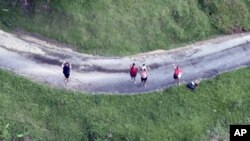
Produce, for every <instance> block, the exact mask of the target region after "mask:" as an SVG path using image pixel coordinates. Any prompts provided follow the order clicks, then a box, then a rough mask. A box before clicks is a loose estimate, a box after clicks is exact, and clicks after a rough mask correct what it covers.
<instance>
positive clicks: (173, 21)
mask: <svg viewBox="0 0 250 141" xmlns="http://www.w3.org/2000/svg"><path fill="white" fill-rule="evenodd" d="M11 1H12V2H13V0H6V1H1V2H0V5H1V6H0V11H1V12H0V16H1V19H0V23H1V24H0V25H2V26H0V27H6V26H7V27H9V28H12V27H17V28H21V29H24V30H26V31H29V32H33V33H37V34H41V35H42V36H46V37H48V38H52V39H55V40H59V41H63V42H66V43H69V44H72V45H74V46H75V47H76V49H77V50H78V51H81V52H84V53H91V54H93V53H97V54H101V55H112V56H113V55H129V54H135V53H139V52H141V51H150V50H155V49H170V48H174V47H177V46H178V45H180V44H182V43H188V42H192V41H195V40H201V39H204V38H207V37H210V36H212V35H217V34H224V33H233V32H235V31H234V30H237V29H238V30H240V31H242V30H243V31H247V30H249V29H250V24H249V22H248V21H249V20H250V14H249V7H250V6H249V2H248V0H230V1H227V0H217V1H210V0H185V1H183V0H157V1H145V0H105V1H103V0H91V1H89V0H74V1H72V0H51V1H50V3H47V2H46V1H45V0H36V1H33V7H34V9H33V10H30V12H24V11H25V10H22V9H25V8H21V6H20V5H18V4H16V5H15V6H13V4H11ZM18 1H20V0H18ZM2 9H8V10H9V11H7V12H6V11H3V10H2Z"/></svg>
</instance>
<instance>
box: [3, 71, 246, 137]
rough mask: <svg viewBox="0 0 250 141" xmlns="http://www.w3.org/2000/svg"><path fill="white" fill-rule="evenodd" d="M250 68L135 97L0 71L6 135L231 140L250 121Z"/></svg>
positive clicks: (4, 134)
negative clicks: (233, 130) (236, 127)
mask: <svg viewBox="0 0 250 141" xmlns="http://www.w3.org/2000/svg"><path fill="white" fill-rule="evenodd" d="M249 71H250V68H245V69H240V70H237V71H233V72H229V73H225V74H222V75H219V76H217V77H215V78H214V79H212V80H206V81H203V82H202V83H201V84H200V86H199V87H198V89H197V90H196V91H195V92H191V91H190V90H188V89H187V88H185V87H184V86H180V87H173V88H170V89H166V90H165V91H163V92H155V93H151V94H143V95H134V96H125V95H124V96H121V95H119V96H116V95H113V96H111V95H86V94H82V93H77V92H68V91H65V90H60V89H52V88H49V87H47V86H44V85H41V84H35V83H33V82H30V81H29V80H27V79H24V78H22V77H18V76H16V75H13V74H11V73H8V72H5V71H2V70H0V77H1V81H0V86H1V87H0V139H1V140H18V139H20V140H22V139H23V138H29V139H32V140H46V141H49V140H75V141H76V140H89V141H98V140H110V141H112V140H115V141H118V140H145V141H147V140H148V141H151V140H154V141H158V140H159V141H160V140H173V141H179V140H192V141H200V140H203V141H208V140H212V139H218V140H226V139H228V137H229V125H230V124H249V123H250V109H249V106H250V105H249V103H250V96H249V87H250V81H249V80H248V78H249V77H250V76H249V74H250V73H249Z"/></svg>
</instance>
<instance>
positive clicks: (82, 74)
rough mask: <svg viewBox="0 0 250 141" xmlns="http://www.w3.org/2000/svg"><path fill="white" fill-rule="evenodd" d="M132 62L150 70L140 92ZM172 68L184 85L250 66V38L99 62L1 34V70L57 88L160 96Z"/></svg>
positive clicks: (40, 41)
mask: <svg viewBox="0 0 250 141" xmlns="http://www.w3.org/2000/svg"><path fill="white" fill-rule="evenodd" d="M63 61H69V62H71V63H72V64H73V70H72V79H71V81H70V83H69V85H67V86H66V85H65V84H64V82H63V80H64V77H63V74H62V68H61V67H60V65H61V63H62V62H63ZM133 62H135V63H136V64H137V65H139V66H141V65H142V64H143V63H145V64H146V65H147V66H148V67H149V68H150V75H149V76H148V84H147V87H146V88H144V87H141V85H140V81H139V79H140V77H139V75H138V76H137V82H136V84H135V85H134V84H133V83H132V82H131V80H130V76H129V73H128V71H129V66H130V64H131V63H133ZM172 63H176V64H178V65H179V66H180V67H181V68H182V70H183V72H184V74H183V77H182V78H183V79H182V83H185V82H190V81H191V80H195V79H207V78H211V77H213V76H215V75H217V74H219V73H221V72H224V71H229V70H232V69H236V68H239V67H244V66H250V33H243V34H234V35H229V36H223V37H218V38H216V39H211V40H207V41H202V42H198V43H195V44H192V45H188V46H185V47H182V48H178V49H173V50H169V51H165V50H157V51H153V52H149V53H145V54H138V55H135V56H127V57H101V56H93V55H87V54H80V53H77V52H75V51H73V50H71V49H69V48H67V47H65V45H62V44H58V43H53V42H49V41H48V40H44V39H41V38H36V37H34V36H29V35H27V34H10V33H6V32H4V31H1V30H0V67H1V68H3V69H7V70H11V71H13V72H15V73H17V74H20V75H23V76H25V77H27V78H29V79H31V80H33V81H38V82H43V83H47V84H48V85H50V86H55V87H63V88H66V89H71V90H77V91H84V92H88V93H93V94H95V93H112V94H136V93H143V92H150V91H157V90H161V89H164V88H167V87H169V86H172V85H173V84H174V80H173V78H172V76H173V67H172Z"/></svg>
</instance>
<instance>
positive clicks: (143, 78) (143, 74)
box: [141, 68, 148, 87]
mask: <svg viewBox="0 0 250 141" xmlns="http://www.w3.org/2000/svg"><path fill="white" fill-rule="evenodd" d="M147 78H148V72H147V70H146V69H145V68H144V69H143V70H142V71H141V83H142V86H143V87H146V82H147Z"/></svg>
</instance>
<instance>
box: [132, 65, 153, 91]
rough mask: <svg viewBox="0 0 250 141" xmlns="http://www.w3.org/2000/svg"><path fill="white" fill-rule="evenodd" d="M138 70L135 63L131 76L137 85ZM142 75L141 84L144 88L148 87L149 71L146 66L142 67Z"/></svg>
mask: <svg viewBox="0 0 250 141" xmlns="http://www.w3.org/2000/svg"><path fill="white" fill-rule="evenodd" d="M138 71H139V70H138V68H137V67H136V66H135V63H133V64H132V65H131V67H130V71H129V72H130V76H131V79H132V81H133V83H134V84H135V78H136V76H137V73H138ZM140 75H141V82H142V86H143V87H146V82H147V78H148V69H147V67H146V65H145V64H143V65H142V67H141V70H140Z"/></svg>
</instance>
